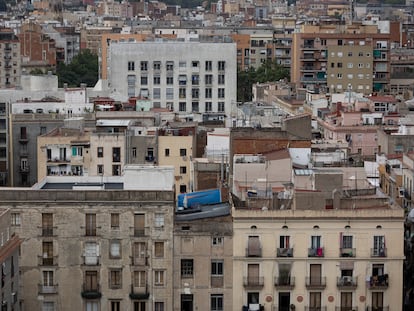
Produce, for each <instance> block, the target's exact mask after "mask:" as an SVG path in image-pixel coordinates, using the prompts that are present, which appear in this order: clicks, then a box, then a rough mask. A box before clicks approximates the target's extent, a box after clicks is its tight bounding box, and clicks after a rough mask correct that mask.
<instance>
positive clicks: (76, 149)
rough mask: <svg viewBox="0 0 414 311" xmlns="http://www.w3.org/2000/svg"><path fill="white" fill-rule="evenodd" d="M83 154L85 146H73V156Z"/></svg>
mask: <svg viewBox="0 0 414 311" xmlns="http://www.w3.org/2000/svg"><path fill="white" fill-rule="evenodd" d="M82 155H83V148H82V147H72V156H73V157H76V156H78V157H81V156H82Z"/></svg>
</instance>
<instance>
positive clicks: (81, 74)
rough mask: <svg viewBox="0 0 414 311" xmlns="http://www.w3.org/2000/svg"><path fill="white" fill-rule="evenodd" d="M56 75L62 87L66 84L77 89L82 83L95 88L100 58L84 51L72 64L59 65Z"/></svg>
mask: <svg viewBox="0 0 414 311" xmlns="http://www.w3.org/2000/svg"><path fill="white" fill-rule="evenodd" d="M56 74H57V76H58V78H59V86H61V87H62V86H63V84H64V83H67V84H68V86H70V87H77V86H79V85H80V84H81V83H86V85H87V86H95V84H96V82H97V81H98V56H97V55H95V54H93V53H91V52H90V51H89V50H83V51H82V52H80V53H79V54H78V55H77V56H75V57H74V58H73V59H72V62H71V63H70V64H68V65H65V64H63V63H61V64H58V66H57V70H56Z"/></svg>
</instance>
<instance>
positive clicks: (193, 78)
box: [191, 75, 200, 85]
mask: <svg viewBox="0 0 414 311" xmlns="http://www.w3.org/2000/svg"><path fill="white" fill-rule="evenodd" d="M191 83H192V85H198V84H199V83H200V76H199V75H192V76H191Z"/></svg>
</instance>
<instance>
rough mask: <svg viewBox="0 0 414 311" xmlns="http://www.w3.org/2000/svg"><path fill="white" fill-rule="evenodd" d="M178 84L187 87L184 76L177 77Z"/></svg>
mask: <svg viewBox="0 0 414 311" xmlns="http://www.w3.org/2000/svg"><path fill="white" fill-rule="evenodd" d="M178 84H179V85H187V76H186V75H179V76H178Z"/></svg>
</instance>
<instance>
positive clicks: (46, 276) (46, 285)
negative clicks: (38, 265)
mask: <svg viewBox="0 0 414 311" xmlns="http://www.w3.org/2000/svg"><path fill="white" fill-rule="evenodd" d="M42 274H43V283H42V285H43V291H47V290H48V289H49V290H50V289H51V287H53V285H54V282H53V271H50V270H45V271H43V273H42Z"/></svg>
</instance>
